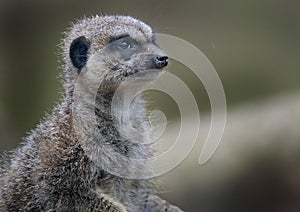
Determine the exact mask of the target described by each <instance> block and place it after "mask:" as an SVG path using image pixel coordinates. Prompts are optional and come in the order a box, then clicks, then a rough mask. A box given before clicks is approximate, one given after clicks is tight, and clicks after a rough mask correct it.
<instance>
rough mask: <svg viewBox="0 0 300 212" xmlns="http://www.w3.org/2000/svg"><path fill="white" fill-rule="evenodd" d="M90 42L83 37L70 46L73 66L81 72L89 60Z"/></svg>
mask: <svg viewBox="0 0 300 212" xmlns="http://www.w3.org/2000/svg"><path fill="white" fill-rule="evenodd" d="M89 49H90V41H89V40H88V39H86V37H84V36H81V37H79V38H76V39H75V40H73V41H72V43H71V46H70V59H71V62H72V64H73V65H74V66H75V67H76V68H77V69H78V70H79V71H81V69H82V68H83V67H84V66H85V64H86V62H87V60H88V51H89Z"/></svg>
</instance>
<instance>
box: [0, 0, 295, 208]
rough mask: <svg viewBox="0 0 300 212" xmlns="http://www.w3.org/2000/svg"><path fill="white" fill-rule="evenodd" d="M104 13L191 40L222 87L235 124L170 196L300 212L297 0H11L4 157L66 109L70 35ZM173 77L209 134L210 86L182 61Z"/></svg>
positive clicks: (175, 174) (0, 101)
mask: <svg viewBox="0 0 300 212" xmlns="http://www.w3.org/2000/svg"><path fill="white" fill-rule="evenodd" d="M95 14H122V15H130V16H133V17H136V18H138V19H141V20H143V21H145V22H146V23H149V24H150V25H151V26H152V27H153V28H154V29H155V31H157V32H160V33H165V34H170V35H175V36H178V37H180V38H182V39H184V40H186V41H189V42H190V43H192V44H194V45H195V46H197V47H198V48H199V49H200V50H201V51H202V52H203V53H204V54H205V55H206V56H207V57H208V58H209V60H210V61H211V62H212V64H213V65H214V67H215V69H216V71H217V72H218V74H219V76H220V78H221V80H222V83H223V86H224V89H225V93H226V97H227V103H228V124H227V127H226V129H225V133H224V137H223V139H222V143H221V145H220V147H219V149H218V151H217V152H216V154H215V155H214V157H213V158H212V159H211V160H210V161H209V162H208V163H206V164H205V165H203V166H199V165H197V159H198V156H199V153H200V151H201V147H202V145H203V138H201V137H200V138H199V143H198V144H197V145H196V146H195V148H194V150H193V152H192V154H191V155H190V156H189V157H188V158H187V160H185V161H184V162H183V163H182V164H180V165H179V166H178V167H177V168H176V169H175V170H173V171H172V172H170V173H168V174H167V175H164V176H162V178H160V180H161V181H162V184H163V186H162V190H161V191H160V192H161V193H162V195H163V196H165V197H166V198H167V199H168V200H170V201H171V202H174V203H176V204H177V205H179V206H180V207H182V208H183V209H184V210H186V211H209V212H210V211H213V212H215V211H299V210H300V203H299V199H300V165H299V164H300V145H299V142H300V134H299V131H300V130H299V129H298V128H299V126H300V112H299V109H300V98H299V97H300V83H299V77H300V70H299V65H300V39H299V38H300V1H296V0H285V1H284V0H253V1H245V0H229V1H222V0H210V1H208V0H207V1H201V0H200V1H199V0H189V1H180V0H172V1H171V0H160V1H158V0H153V1H138V0H134V1H131V0H128V1H116V0H110V1H108V0H101V1H100V0H98V1H85V2H83V1H79V0H72V1H70V0H65V1H59V0H52V1H38V0H23V1H16V0H11V1H1V2H0V152H3V151H8V150H10V149H12V148H14V147H16V146H17V144H18V143H19V142H20V140H21V138H22V137H24V136H25V135H26V132H28V131H29V130H30V129H32V128H34V126H35V125H36V124H37V123H38V122H39V120H40V119H41V118H42V117H43V116H44V115H45V111H46V112H50V111H51V108H52V107H53V105H54V103H56V102H59V98H60V92H62V86H61V85H60V83H59V81H58V79H57V76H58V74H59V73H60V71H61V68H60V66H61V65H62V62H61V61H59V49H58V47H57V45H58V44H59V43H60V41H61V38H62V32H63V31H65V29H66V28H67V27H68V26H70V23H71V22H73V21H76V20H77V19H79V18H81V17H83V16H84V15H85V16H90V15H95ZM168 71H170V72H173V73H175V74H176V75H178V76H179V77H180V78H181V79H182V80H184V81H185V82H186V84H187V85H188V86H189V87H190V89H191V91H192V92H193V94H194V96H195V97H196V100H197V102H198V105H199V108H200V110H201V115H202V116H203V117H204V118H203V122H202V123H203V125H202V127H203V128H202V129H205V128H207V126H208V123H209V121H208V119H209V101H208V98H207V95H206V92H205V89H204V88H203V86H202V84H201V82H199V80H197V79H195V77H194V75H193V74H191V72H189V71H188V69H186V68H185V67H184V66H183V65H181V64H179V63H177V62H176V61H171V64H170V66H169V67H168ZM156 100H157V101H156V102H158V103H156V104H157V105H161V106H160V107H161V108H162V110H165V111H167V112H166V113H167V114H168V115H169V116H168V118H170V120H173V122H172V121H171V123H176V121H177V120H178V114H177V112H178V111H177V108H176V106H172V101H169V100H168V98H165V97H164V96H163V95H160V94H158V95H157V96H156ZM170 128H172V124H170Z"/></svg>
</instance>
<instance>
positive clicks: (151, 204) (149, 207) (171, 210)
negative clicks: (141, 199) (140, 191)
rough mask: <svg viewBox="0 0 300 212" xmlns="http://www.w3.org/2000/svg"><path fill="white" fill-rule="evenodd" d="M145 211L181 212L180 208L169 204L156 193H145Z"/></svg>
mask: <svg viewBox="0 0 300 212" xmlns="http://www.w3.org/2000/svg"><path fill="white" fill-rule="evenodd" d="M144 211H145V212H183V211H182V210H181V209H180V208H178V207H176V206H174V205H171V204H169V203H168V202H167V201H166V200H163V199H161V198H160V197H158V196H156V195H151V194H149V195H147V197H146V200H145V205H144Z"/></svg>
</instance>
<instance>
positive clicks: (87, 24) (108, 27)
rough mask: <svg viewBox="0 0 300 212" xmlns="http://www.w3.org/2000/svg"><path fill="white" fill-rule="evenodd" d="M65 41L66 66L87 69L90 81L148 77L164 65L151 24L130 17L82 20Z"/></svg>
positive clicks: (166, 58) (154, 74)
mask: <svg viewBox="0 0 300 212" xmlns="http://www.w3.org/2000/svg"><path fill="white" fill-rule="evenodd" d="M66 41H67V42H66V43H67V45H69V48H68V49H69V55H68V56H69V58H68V59H69V60H70V65H71V66H72V67H73V69H76V70H77V72H78V74H81V73H83V74H84V73H85V72H89V73H90V77H89V80H91V81H94V83H96V82H97V81H99V80H101V81H102V82H103V83H107V84H110V85H118V84H119V83H120V82H122V81H123V80H125V79H126V78H129V77H136V78H141V79H145V80H152V79H154V78H155V77H156V76H157V75H158V74H159V73H160V71H161V70H162V69H163V68H164V67H165V66H167V64H168V57H167V55H166V54H165V53H164V52H163V51H162V50H160V48H159V47H158V46H157V44H156V43H155V36H154V34H153V31H152V29H151V27H149V26H148V25H146V24H145V23H143V22H141V21H139V20H136V19H134V18H131V17H125V16H102V17H94V18H91V19H84V20H83V21H81V22H79V23H78V24H76V25H74V26H73V29H72V30H71V32H70V36H69V38H67V39H66Z"/></svg>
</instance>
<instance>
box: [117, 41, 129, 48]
mask: <svg viewBox="0 0 300 212" xmlns="http://www.w3.org/2000/svg"><path fill="white" fill-rule="evenodd" d="M118 46H119V47H120V48H121V49H130V48H132V45H131V44H130V43H128V42H127V41H123V42H121V43H119V45H118Z"/></svg>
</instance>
